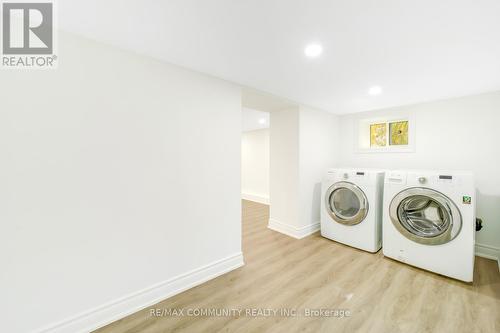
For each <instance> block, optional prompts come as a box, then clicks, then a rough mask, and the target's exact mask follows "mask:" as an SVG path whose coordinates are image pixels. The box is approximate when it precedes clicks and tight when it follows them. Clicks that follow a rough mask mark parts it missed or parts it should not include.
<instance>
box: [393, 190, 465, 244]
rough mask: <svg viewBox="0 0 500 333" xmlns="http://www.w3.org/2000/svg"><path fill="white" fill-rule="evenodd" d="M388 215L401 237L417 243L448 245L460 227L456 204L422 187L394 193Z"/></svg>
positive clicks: (460, 216) (458, 211)
mask: <svg viewBox="0 0 500 333" xmlns="http://www.w3.org/2000/svg"><path fill="white" fill-rule="evenodd" d="M389 215H390V217H391V221H392V224H393V225H394V226H395V227H396V229H397V230H398V231H399V232H400V233H401V234H402V235H403V236H405V237H406V238H408V239H410V240H412V241H414V242H417V243H420V244H426V245H439V244H445V243H448V242H450V241H451V240H453V239H454V238H455V237H457V236H458V234H459V233H460V229H461V228H462V215H461V214H460V210H459V209H458V207H457V205H456V204H455V203H454V202H453V201H452V200H451V199H450V198H448V197H447V196H446V195H444V194H443V193H441V192H438V191H435V190H431V189H428V188H423V187H414V188H409V189H406V190H404V191H402V192H400V193H398V194H397V195H396V196H395V197H394V198H393V199H392V201H391V204H390V206H389Z"/></svg>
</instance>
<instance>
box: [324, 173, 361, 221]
mask: <svg viewBox="0 0 500 333" xmlns="http://www.w3.org/2000/svg"><path fill="white" fill-rule="evenodd" d="M325 207H326V211H327V212H328V214H329V215H330V216H331V218H332V219H334V220H335V221H337V222H338V223H341V224H345V225H355V224H358V223H361V222H362V221H363V220H364V219H365V217H366V215H367V214H368V199H367V198H366V195H365V193H364V192H363V191H362V190H361V189H360V188H359V187H358V186H356V185H354V184H353V183H349V182H338V183H335V184H333V185H332V186H330V188H329V189H328V191H326V195H325Z"/></svg>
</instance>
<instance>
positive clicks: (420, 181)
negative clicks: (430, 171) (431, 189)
mask: <svg viewBox="0 0 500 333" xmlns="http://www.w3.org/2000/svg"><path fill="white" fill-rule="evenodd" d="M418 182H419V183H420V184H425V183H427V178H425V177H419V178H418Z"/></svg>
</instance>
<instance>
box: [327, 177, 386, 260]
mask: <svg viewBox="0 0 500 333" xmlns="http://www.w3.org/2000/svg"><path fill="white" fill-rule="evenodd" d="M383 185H384V172H383V171H379V170H363V169H332V170H329V171H328V173H327V175H326V177H325V179H324V181H323V183H322V187H321V235H322V236H323V237H326V238H329V239H332V240H334V241H337V242H340V243H344V244H346V245H349V246H352V247H356V248H359V249H362V250H365V251H369V252H377V251H378V250H380V247H381V246H382V244H381V238H382V235H381V224H382V203H383V200H382V195H383Z"/></svg>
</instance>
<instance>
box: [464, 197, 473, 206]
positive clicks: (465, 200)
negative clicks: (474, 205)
mask: <svg viewBox="0 0 500 333" xmlns="http://www.w3.org/2000/svg"><path fill="white" fill-rule="evenodd" d="M462 201H463V203H464V204H466V205H470V204H471V202H472V198H471V197H469V196H468V195H464V196H463V197H462Z"/></svg>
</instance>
